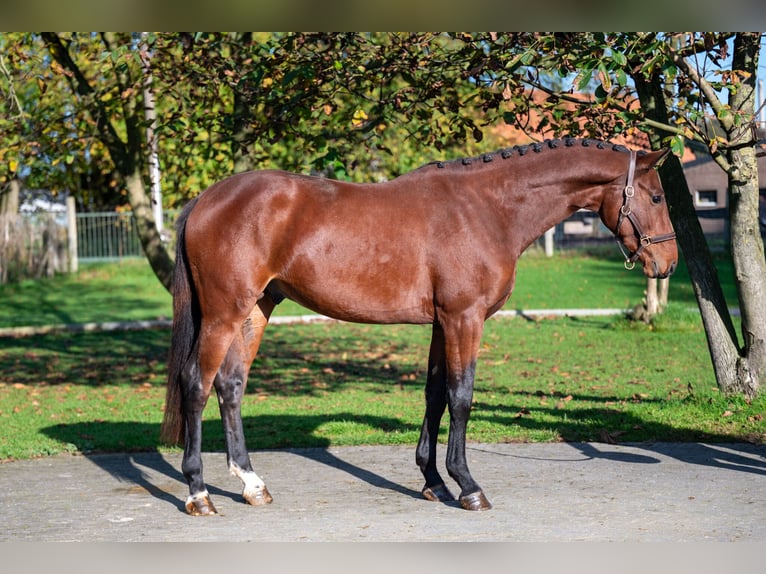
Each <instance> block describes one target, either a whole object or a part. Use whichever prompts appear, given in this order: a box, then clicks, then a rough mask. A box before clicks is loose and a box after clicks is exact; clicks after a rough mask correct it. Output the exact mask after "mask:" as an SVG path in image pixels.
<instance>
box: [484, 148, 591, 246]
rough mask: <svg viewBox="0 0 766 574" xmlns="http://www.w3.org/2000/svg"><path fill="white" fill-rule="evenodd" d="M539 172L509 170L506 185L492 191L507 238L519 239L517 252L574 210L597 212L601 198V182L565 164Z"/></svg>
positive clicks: (514, 241) (514, 240)
mask: <svg viewBox="0 0 766 574" xmlns="http://www.w3.org/2000/svg"><path fill="white" fill-rule="evenodd" d="M550 153H551V155H552V154H553V153H555V152H550ZM554 172H555V173H554ZM539 173H540V175H539V176H536V177H530V176H524V177H518V178H517V179H514V176H513V173H511V172H509V177H508V178H507V180H506V184H505V185H504V186H503V187H502V188H500V189H497V190H495V192H494V198H495V201H496V202H497V209H498V212H499V213H500V214H501V215H500V216H501V217H502V218H503V219H504V220H505V221H506V222H507V229H508V234H509V240H510V241H512V242H513V243H516V242H518V247H519V249H520V251H522V250H523V249H526V247H527V246H529V245H530V244H531V243H532V242H534V241H535V240H536V239H537V238H539V237H540V236H541V235H543V234H544V233H545V232H546V231H548V230H549V229H550V228H552V227H554V226H555V225H557V224H559V223H561V222H562V221H564V220H565V219H566V218H567V217H569V216H570V215H572V214H573V213H575V212H576V211H578V210H580V209H588V210H592V211H598V210H599V209H600V207H601V202H602V201H603V197H604V182H597V181H589V180H588V179H587V178H583V176H582V174H581V173H580V174H578V173H576V170H567V169H566V167H565V166H564V167H562V168H559V169H556V170H550V172H548V173H546V172H545V171H541V172H539ZM556 173H558V175H556Z"/></svg>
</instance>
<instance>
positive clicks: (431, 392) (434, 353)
mask: <svg viewBox="0 0 766 574" xmlns="http://www.w3.org/2000/svg"><path fill="white" fill-rule="evenodd" d="M425 396H426V413H425V417H424V418H423V426H422V428H421V430H420V440H419V441H418V447H417V450H416V451H415V461H416V463H417V465H418V466H419V467H420V470H421V472H422V473H423V477H424V478H425V479H426V483H425V486H424V487H423V491H422V492H423V496H424V497H425V498H427V499H428V500H433V501H437V502H447V501H451V500H455V497H454V496H452V493H451V492H450V491H449V490H448V489H447V487H446V486H445V484H444V479H442V477H441V475H440V474H439V471H438V470H437V469H436V445H437V439H438V437H439V425H440V424H441V419H442V415H444V410H445V409H446V407H447V365H446V361H445V355H444V330H443V329H442V328H441V325H439V324H438V323H434V326H433V334H432V336H431V350H430V352H429V355H428V374H427V377H426V389H425Z"/></svg>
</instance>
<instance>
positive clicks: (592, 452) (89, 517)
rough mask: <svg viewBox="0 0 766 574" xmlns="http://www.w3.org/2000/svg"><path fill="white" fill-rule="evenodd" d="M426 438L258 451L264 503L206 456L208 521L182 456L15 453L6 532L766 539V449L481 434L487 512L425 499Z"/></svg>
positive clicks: (8, 480)
mask: <svg viewBox="0 0 766 574" xmlns="http://www.w3.org/2000/svg"><path fill="white" fill-rule="evenodd" d="M414 447H415V445H411V446H394V447H390V446H385V447H378V446H375V447H331V448H327V449H324V448H314V449H287V450H264V451H256V452H253V453H252V454H251V456H252V460H253V465H254V467H255V470H256V472H258V473H259V474H260V475H261V476H262V477H263V478H264V480H265V481H266V484H267V486H268V488H269V490H270V492H271V494H272V495H273V496H274V502H273V504H271V505H269V506H266V507H258V508H254V507H250V506H247V505H246V504H244V503H243V502H242V501H241V497H240V492H241V485H240V482H239V480H238V479H237V478H236V477H234V476H231V475H230V474H229V472H228V469H227V467H226V460H225V455H224V454H223V453H205V454H204V456H203V460H204V465H205V467H204V468H205V479H206V482H207V484H208V489H209V491H210V493H211V496H212V497H213V502H214V503H215V504H216V506H217V508H218V511H219V512H220V513H221V514H220V515H219V516H215V517H205V518H192V517H189V516H187V515H186V514H185V513H184V512H183V502H184V499H185V497H186V492H187V489H186V484H185V482H184V479H183V477H182V475H181V472H180V466H181V460H180V458H181V456H180V454H179V453H172V454H160V453H134V454H109V455H92V456H71V455H62V456H55V457H50V458H43V459H39V460H25V461H16V462H9V463H4V464H0V485H2V489H0V508H1V509H2V523H3V528H2V529H0V541H89V542H100V541H112V542H127V541H147V542H148V541H186V542H192V541H202V540H204V541H263V542H265V541H376V542H383V541H411V542H415V541H417V542H424V541H523V542H534V541H552V542H563V541H632V542H638V541H641V542H645V541H664V542H694V541H700V542H701V541H710V540H713V541H726V542H730V541H750V542H766V520H765V519H764V518H765V517H766V447H764V446H757V445H749V444H728V445H719V444H698V443H689V444H686V443H684V444H680V443H658V444H635V445H609V444H601V443H555V444H469V445H468V459H469V463H470V464H471V470H472V472H473V474H474V477H475V478H476V479H477V480H478V481H479V483H480V484H481V485H482V487H483V488H484V491H485V493H486V494H487V496H488V498H489V500H490V501H491V502H492V504H493V505H494V508H493V509H492V510H490V511H488V512H479V513H475V512H468V511H464V510H462V509H460V508H459V506H457V504H440V503H433V502H428V501H426V500H424V499H423V498H422V497H421V495H420V488H421V486H422V478H421V475H420V471H419V470H418V469H417V467H416V466H415V463H414V458H415V454H414ZM444 452H445V447H444V446H443V445H442V446H440V458H441V459H442V460H443V455H444ZM443 475H444V476H447V475H446V472H444V473H443ZM448 486H449V487H450V488H451V489H452V490H453V493H455V494H456V491H457V488H456V487H455V486H454V484H448Z"/></svg>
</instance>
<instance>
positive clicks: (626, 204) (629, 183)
mask: <svg viewBox="0 0 766 574" xmlns="http://www.w3.org/2000/svg"><path fill="white" fill-rule="evenodd" d="M635 174H636V152H635V151H633V150H630V165H629V166H628V177H627V180H626V182H625V188H624V190H623V200H622V206H620V216H619V217H618V218H617V227H615V230H614V232H615V235H617V234H618V233H619V232H620V226H621V225H622V222H623V221H624V220H625V219H627V220H628V221H630V223H631V224H632V225H633V229H634V230H635V232H636V235H637V236H638V249H636V250H635V251H634V252H632V253H630V252H629V251H628V249H627V247H626V246H625V245H624V243H623V242H622V241H621V240H620V238H619V235H618V236H617V245H618V246H619V248H620V251H621V252H622V255H623V257H625V269H627V270H631V269H633V268H634V267H635V266H636V261H638V257H639V255H640V254H641V252H642V251H643V250H644V249H646V248H647V247H649V246H650V245H652V244H653V243H662V242H663V241H670V240H671V239H675V238H676V234H675V233H665V234H663V235H657V236H655V237H652V236H651V235H647V234H646V233H644V231H643V229H642V228H641V224H640V223H639V222H638V219H637V218H636V216H635V215H634V213H633V210H632V209H631V207H630V200H631V199H632V198H633V196H634V195H635V194H636V189H635V187H633V177H634V176H635Z"/></svg>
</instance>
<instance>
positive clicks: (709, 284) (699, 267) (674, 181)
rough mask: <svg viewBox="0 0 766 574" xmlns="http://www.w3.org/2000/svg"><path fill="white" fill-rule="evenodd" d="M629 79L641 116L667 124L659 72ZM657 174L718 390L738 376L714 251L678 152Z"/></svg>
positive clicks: (655, 135) (657, 142)
mask: <svg viewBox="0 0 766 574" xmlns="http://www.w3.org/2000/svg"><path fill="white" fill-rule="evenodd" d="M637 68H640V67H637ZM633 80H634V81H635V83H636V91H637V93H638V96H639V100H640V102H641V107H642V109H643V110H644V112H645V114H646V117H647V118H649V119H652V120H655V121H657V122H660V123H661V124H663V125H669V124H670V121H669V116H668V112H667V107H666V105H665V100H664V98H663V93H662V80H661V77H660V75H659V74H658V73H655V74H654V75H652V77H651V78H645V77H644V76H643V75H642V74H641V73H640V72H638V73H636V74H633ZM667 135H669V134H666V133H664V132H656V131H655V132H652V133H651V134H650V140H651V142H652V147H653V148H659V147H660V146H661V142H662V140H663V138H664V137H665V136H667ZM660 178H661V179H662V185H663V187H664V188H665V192H666V197H667V201H668V208H669V210H670V217H671V221H672V222H673V227H674V229H675V232H676V236H677V238H678V244H679V246H680V247H681V251H682V253H683V255H684V259H685V261H686V266H687V268H688V270H689V277H690V278H691V282H692V287H693V289H694V295H695V297H696V298H697V304H698V305H699V309H700V314H701V316H702V323H703V325H704V328H705V335H706V337H707V343H708V349H709V351H710V358H711V360H712V362H713V369H714V371H715V376H716V381H717V382H718V387H719V388H720V389H721V390H723V391H728V390H730V389H733V388H735V386H736V381H737V379H738V376H739V373H738V371H739V369H738V363H739V357H740V355H739V346H738V343H737V334H736V330H735V328H734V324H733V322H732V320H731V315H730V314H729V309H728V307H727V305H726V300H725V298H724V295H723V290H722V288H721V283H720V281H719V279H718V271H717V270H716V268H715V265H714V264H713V256H712V254H711V253H710V249H709V248H708V245H707V241H706V240H705V235H704V233H703V232H702V227H701V226H700V223H699V219H698V218H697V214H696V212H695V210H694V203H693V201H692V197H691V194H690V193H689V187H688V185H687V183H686V178H685V177H684V173H683V168H682V166H681V162H680V160H679V159H678V158H677V157H675V156H669V157H668V159H667V160H666V161H665V162H664V163H663V165H662V167H661V168H660Z"/></svg>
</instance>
